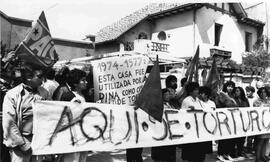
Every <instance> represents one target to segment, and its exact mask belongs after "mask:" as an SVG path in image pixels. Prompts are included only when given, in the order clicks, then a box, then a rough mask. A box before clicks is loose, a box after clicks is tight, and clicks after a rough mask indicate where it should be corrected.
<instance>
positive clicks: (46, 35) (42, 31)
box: [15, 12, 58, 68]
mask: <svg viewBox="0 0 270 162" xmlns="http://www.w3.org/2000/svg"><path fill="white" fill-rule="evenodd" d="M15 54H16V56H18V57H19V58H20V59H21V60H23V61H24V62H26V63H29V64H31V65H34V66H38V67H42V68H47V67H51V66H53V64H54V63H55V62H56V61H57V60H58V55H57V53H56V51H55V48H54V42H53V40H52V37H51V34H50V31H49V27H48V24H47V21H46V18H45V14H44V12H42V13H41V15H40V17H39V19H38V20H37V22H36V24H35V25H34V26H33V28H32V29H31V31H30V32H29V33H28V34H27V36H26V37H25V39H24V40H23V41H22V42H21V43H20V45H19V47H18V48H17V49H16V51H15Z"/></svg>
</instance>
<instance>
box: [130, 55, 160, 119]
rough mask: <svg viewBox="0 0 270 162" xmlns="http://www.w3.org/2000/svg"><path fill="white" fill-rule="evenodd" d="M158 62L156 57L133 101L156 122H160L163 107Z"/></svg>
mask: <svg viewBox="0 0 270 162" xmlns="http://www.w3.org/2000/svg"><path fill="white" fill-rule="evenodd" d="M158 62H159V60H158V56H157V60H156V62H155V64H154V66H153V68H152V69H151V72H150V74H149V76H148V78H147V80H146V81H145V83H144V86H143V88H142V90H141V92H140V94H139V95H138V97H137V99H136V101H135V105H136V107H139V108H141V109H142V110H143V111H145V112H146V113H148V114H149V115H150V116H152V117H153V118H154V119H156V120H157V121H159V122H161V121H162V115H163V109H164V107H163V99H162V91H161V82H160V70H159V64H158Z"/></svg>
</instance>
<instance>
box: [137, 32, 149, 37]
mask: <svg viewBox="0 0 270 162" xmlns="http://www.w3.org/2000/svg"><path fill="white" fill-rule="evenodd" d="M138 39H147V34H145V33H144V32H141V33H140V34H139V36H138Z"/></svg>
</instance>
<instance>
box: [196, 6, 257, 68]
mask: <svg viewBox="0 0 270 162" xmlns="http://www.w3.org/2000/svg"><path fill="white" fill-rule="evenodd" d="M215 23H218V24H221V25H223V28H222V32H221V36H220V43H219V46H220V47H224V48H225V49H228V50H230V51H231V52H232V57H231V59H232V60H234V61H236V62H237V63H242V54H243V53H244V52H245V32H246V31H247V32H250V33H252V44H254V43H255V42H256V40H257V30H256V29H255V28H254V27H250V26H246V25H242V24H239V23H238V22H237V20H236V18H235V17H233V16H230V15H228V14H222V13H221V12H219V11H214V10H213V9H211V8H208V9H207V8H206V7H203V8H201V9H199V10H198V11H197V16H196V24H197V32H196V41H197V42H196V43H197V44H201V43H204V44H209V45H214V33H215ZM198 37H200V38H198ZM205 53H207V52H205ZM208 56H209V55H208ZM208 56H206V57H208Z"/></svg>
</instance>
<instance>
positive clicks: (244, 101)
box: [0, 52, 270, 162]
mask: <svg viewBox="0 0 270 162" xmlns="http://www.w3.org/2000/svg"><path fill="white" fill-rule="evenodd" d="M13 55H14V53H12V52H11V53H9V54H8V55H7V57H5V58H4V59H2V60H1V78H0V90H1V104H0V105H1V109H0V110H1V112H2V114H1V125H2V127H1V159H2V161H5V162H9V161H12V162H30V161H31V162H34V161H40V162H42V161H59V162H60V161H63V162H66V161H67V162H69V161H70V162H71V161H72V162H85V161H86V158H87V155H88V152H77V153H68V154H62V155H57V156H54V155H51V156H45V157H39V156H32V153H31V140H32V136H33V133H32V127H33V111H32V102H34V101H37V100H55V101H70V102H78V103H81V102H94V94H93V76H92V73H88V74H87V73H86V72H84V71H82V70H79V69H72V70H71V69H69V68H68V67H67V66H65V67H63V68H62V69H60V70H59V71H57V72H56V71H55V70H54V69H52V68H45V69H44V68H41V67H36V66H32V65H28V64H27V63H25V62H24V61H22V60H18V62H17V63H16V64H13V65H8V63H9V61H8V60H9V59H11V58H12V57H13ZM186 81H187V79H186V78H183V79H182V80H181V85H182V87H183V88H185V90H186V93H187V97H186V98H184V99H183V101H182V102H181V106H180V107H179V106H177V102H178V101H177V94H178V93H177V92H176V89H177V83H178V81H177V78H176V77H175V76H173V75H170V76H168V77H167V78H166V81H165V82H166V88H164V89H162V95H163V101H164V108H165V109H182V110H186V111H207V112H209V111H215V109H219V108H228V107H240V108H245V107H252V106H254V107H261V106H270V100H269V97H270V94H269V91H268V88H267V87H264V86H261V87H256V88H257V95H256V94H255V88H254V87H252V86H248V87H245V89H243V88H242V87H236V86H235V83H234V82H232V81H227V82H226V83H225V84H224V86H223V90H222V91H220V92H217V94H216V95H215V97H213V95H212V94H213V92H212V90H211V88H210V87H206V86H199V84H198V83H197V82H190V83H187V82H186ZM185 82H186V83H185ZM269 138H270V134H263V135H258V136H250V137H241V138H233V139H225V140H219V141H215V142H217V143H218V151H217V153H218V156H217V159H218V160H220V161H225V162H229V161H239V160H244V159H245V158H249V157H248V156H247V154H248V153H251V154H252V153H253V154H254V156H255V158H256V159H255V161H256V162H265V161H268V160H269V157H268V156H266V149H267V147H268V143H269ZM212 143H213V141H206V142H200V143H192V144H183V145H177V146H176V145H170V146H160V147H153V148H152V150H151V156H152V159H153V160H154V161H156V162H174V161H176V148H177V147H179V148H181V149H182V156H181V158H182V159H183V160H187V161H188V162H203V161H205V156H206V154H209V153H212ZM244 146H245V147H244ZM142 150H143V149H142V148H137V149H128V150H127V161H134V162H135V161H143V159H142V157H141V153H142Z"/></svg>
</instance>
